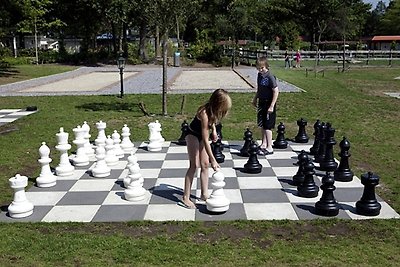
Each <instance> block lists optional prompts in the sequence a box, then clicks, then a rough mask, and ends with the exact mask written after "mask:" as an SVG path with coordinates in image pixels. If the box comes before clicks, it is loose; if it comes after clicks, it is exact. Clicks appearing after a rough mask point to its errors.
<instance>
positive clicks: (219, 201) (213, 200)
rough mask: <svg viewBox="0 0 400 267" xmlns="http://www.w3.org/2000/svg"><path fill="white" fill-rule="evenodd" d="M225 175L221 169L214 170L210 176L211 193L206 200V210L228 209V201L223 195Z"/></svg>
mask: <svg viewBox="0 0 400 267" xmlns="http://www.w3.org/2000/svg"><path fill="white" fill-rule="evenodd" d="M224 180H225V176H224V174H223V173H222V172H221V171H216V172H214V174H213V175H212V178H211V186H212V189H213V191H212V193H211V195H210V197H209V198H208V199H207V200H206V205H207V210H208V211H211V212H225V211H227V210H228V209H229V205H230V201H229V199H228V198H227V197H226V196H225V193H224V186H225V181H224Z"/></svg>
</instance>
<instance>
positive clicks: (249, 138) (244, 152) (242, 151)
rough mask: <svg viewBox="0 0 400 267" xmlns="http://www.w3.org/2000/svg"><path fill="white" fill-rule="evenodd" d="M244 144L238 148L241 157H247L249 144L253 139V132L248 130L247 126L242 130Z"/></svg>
mask: <svg viewBox="0 0 400 267" xmlns="http://www.w3.org/2000/svg"><path fill="white" fill-rule="evenodd" d="M243 140H244V144H243V147H242V148H241V149H240V156H242V157H248V156H249V147H250V144H251V141H253V133H252V132H251V131H250V129H249V128H247V129H246V131H245V132H244V137H243Z"/></svg>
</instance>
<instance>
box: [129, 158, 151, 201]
mask: <svg viewBox="0 0 400 267" xmlns="http://www.w3.org/2000/svg"><path fill="white" fill-rule="evenodd" d="M136 165H137V164H136ZM129 172H130V173H131V174H129V175H128V177H129V178H130V180H131V181H130V183H129V185H128V188H127V189H125V190H124V196H125V199H126V200H128V201H140V200H143V199H145V197H146V191H147V190H146V189H144V188H143V185H142V183H141V182H140V177H141V174H140V172H137V168H136V167H135V165H131V166H130V167H129ZM137 174H139V175H137Z"/></svg>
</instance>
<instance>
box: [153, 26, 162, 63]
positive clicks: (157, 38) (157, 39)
mask: <svg viewBox="0 0 400 267" xmlns="http://www.w3.org/2000/svg"><path fill="white" fill-rule="evenodd" d="M154 46H155V51H156V58H160V57H161V53H160V29H159V28H158V26H156V33H155V40H154Z"/></svg>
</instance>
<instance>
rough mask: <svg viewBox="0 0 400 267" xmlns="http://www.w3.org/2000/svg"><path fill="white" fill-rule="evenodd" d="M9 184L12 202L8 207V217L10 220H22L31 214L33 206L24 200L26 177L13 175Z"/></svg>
mask: <svg viewBox="0 0 400 267" xmlns="http://www.w3.org/2000/svg"><path fill="white" fill-rule="evenodd" d="M8 181H9V184H10V186H11V188H12V189H13V190H14V191H15V192H14V200H13V202H12V203H11V204H10V205H9V206H8V215H9V216H10V217H11V218H24V217H28V216H30V215H31V214H32V213H33V204H32V203H31V202H29V200H28V199H27V198H26V194H25V187H26V186H27V185H28V177H26V176H22V175H19V174H17V175H15V177H12V178H10V179H9V180H8Z"/></svg>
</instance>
